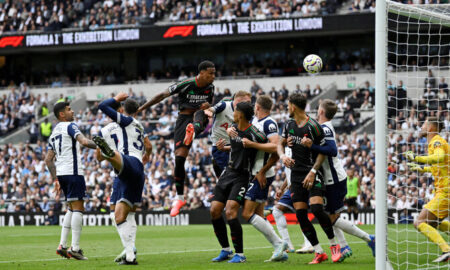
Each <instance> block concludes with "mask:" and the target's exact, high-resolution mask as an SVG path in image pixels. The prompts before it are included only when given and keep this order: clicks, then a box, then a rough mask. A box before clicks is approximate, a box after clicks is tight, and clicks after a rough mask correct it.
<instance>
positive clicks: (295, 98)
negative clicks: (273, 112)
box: [289, 93, 307, 111]
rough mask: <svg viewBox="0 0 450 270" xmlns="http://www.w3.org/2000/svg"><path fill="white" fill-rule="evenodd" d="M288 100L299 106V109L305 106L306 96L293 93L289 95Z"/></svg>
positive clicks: (303, 108)
mask: <svg viewBox="0 0 450 270" xmlns="http://www.w3.org/2000/svg"><path fill="white" fill-rule="evenodd" d="M289 102H290V103H292V104H294V105H295V106H297V107H299V108H300V109H301V110H303V111H304V110H305V108H306V102H307V100H306V96H305V95H303V94H300V93H295V94H292V95H290V96H289Z"/></svg>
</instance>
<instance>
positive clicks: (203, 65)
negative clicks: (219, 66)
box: [198, 60, 215, 72]
mask: <svg viewBox="0 0 450 270" xmlns="http://www.w3.org/2000/svg"><path fill="white" fill-rule="evenodd" d="M213 67H215V66H214V63H213V62H211V61H208V60H205V61H202V62H201V63H200V64H198V72H200V71H202V70H207V69H208V68H213Z"/></svg>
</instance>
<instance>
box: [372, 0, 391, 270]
mask: <svg viewBox="0 0 450 270" xmlns="http://www.w3.org/2000/svg"><path fill="white" fill-rule="evenodd" d="M386 6H387V5H386V0H379V1H377V4H376V10H375V158H376V160H375V162H376V168H375V179H376V180H375V198H376V203H375V204H376V208H375V235H376V242H375V252H376V257H375V269H377V270H386V269H387V264H388V258H387V194H386V193H387V181H386V180H387V153H386V151H387V143H386V136H387V95H386V93H387V92H386V66H387V65H386V64H387V13H388V11H387V9H386Z"/></svg>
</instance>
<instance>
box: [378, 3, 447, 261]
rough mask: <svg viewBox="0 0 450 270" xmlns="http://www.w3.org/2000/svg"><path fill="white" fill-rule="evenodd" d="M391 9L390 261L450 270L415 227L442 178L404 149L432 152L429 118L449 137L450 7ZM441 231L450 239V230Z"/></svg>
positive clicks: (388, 68)
mask: <svg viewBox="0 0 450 270" xmlns="http://www.w3.org/2000/svg"><path fill="white" fill-rule="evenodd" d="M430 2H431V1H430ZM377 3H378V2H377ZM386 12H387V15H386V17H387V25H386V27H387V29H386V35H387V36H386V39H387V66H386V67H385V68H386V92H387V95H386V96H387V140H386V146H387V147H386V148H387V166H388V167H387V181H386V182H387V186H386V188H387V207H388V213H387V215H388V217H387V219H388V225H387V226H388V228H387V259H388V262H389V264H388V265H390V266H391V267H392V268H393V269H449V264H448V263H441V264H439V263H434V262H433V260H435V259H436V258H438V257H439V256H440V255H441V254H442V250H441V249H440V248H439V246H438V245H437V244H435V243H433V242H432V241H430V240H429V239H428V238H427V237H426V236H424V234H422V233H420V232H419V231H418V230H417V229H416V228H415V227H414V225H413V223H414V220H416V219H417V217H418V215H419V213H420V212H421V210H422V209H423V208H424V206H425V205H426V204H427V203H428V202H429V201H430V200H432V199H433V197H434V196H435V194H434V190H435V186H434V184H435V180H436V179H434V177H433V176H432V175H431V173H427V172H421V171H420V169H417V168H411V165H410V164H409V165H408V163H410V161H408V160H407V159H406V158H405V156H404V153H405V152H407V151H412V152H413V153H414V154H415V155H428V143H429V141H428V140H430V138H428V140H427V136H425V137H422V136H421V128H422V125H423V123H424V122H425V121H426V119H427V118H428V117H436V118H437V119H438V120H439V122H440V123H441V124H443V125H444V128H443V130H442V132H441V133H440V135H441V136H442V137H443V138H444V139H446V140H447V141H448V139H449V135H448V134H449V132H448V131H449V130H450V126H449V125H450V122H449V120H450V117H449V106H450V104H449V88H448V83H449V80H450V70H449V55H450V5H449V4H427V5H406V4H401V3H397V2H391V1H387V2H386ZM422 135H423V134H422ZM425 135H426V134H425ZM425 166H430V165H425ZM421 167H424V164H422V165H421ZM441 208H442V206H441ZM441 210H442V211H444V210H447V211H448V209H441ZM438 232H439V234H440V235H441V236H442V237H443V239H444V241H445V242H447V243H448V242H449V237H448V232H443V231H442V230H438Z"/></svg>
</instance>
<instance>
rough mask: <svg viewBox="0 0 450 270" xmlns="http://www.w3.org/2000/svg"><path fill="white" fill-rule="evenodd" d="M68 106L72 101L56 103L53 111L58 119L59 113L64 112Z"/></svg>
mask: <svg viewBox="0 0 450 270" xmlns="http://www.w3.org/2000/svg"><path fill="white" fill-rule="evenodd" d="M67 106H70V103H69V102H65V101H60V102H58V103H56V104H55V106H54V107H53V113H54V114H55V116H56V119H59V113H60V112H63V111H64V110H65V109H66V107H67Z"/></svg>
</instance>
